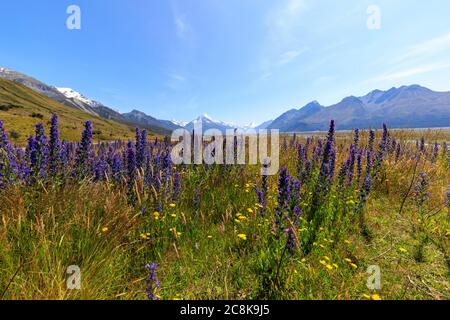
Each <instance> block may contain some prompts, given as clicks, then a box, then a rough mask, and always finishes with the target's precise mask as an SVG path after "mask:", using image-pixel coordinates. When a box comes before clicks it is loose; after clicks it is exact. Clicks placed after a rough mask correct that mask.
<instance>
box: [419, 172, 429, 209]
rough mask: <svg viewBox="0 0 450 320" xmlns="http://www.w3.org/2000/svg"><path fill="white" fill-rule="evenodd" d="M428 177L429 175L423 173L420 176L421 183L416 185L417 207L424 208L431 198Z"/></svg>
mask: <svg viewBox="0 0 450 320" xmlns="http://www.w3.org/2000/svg"><path fill="white" fill-rule="evenodd" d="M428 185H429V182H428V177H427V174H426V173H424V172H422V173H420V175H419V182H418V183H417V185H416V188H415V200H416V204H417V207H419V208H422V207H423V205H424V204H425V203H426V202H427V201H428V199H429V198H430V193H429V191H428Z"/></svg>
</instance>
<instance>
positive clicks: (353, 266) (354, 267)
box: [350, 263, 358, 269]
mask: <svg viewBox="0 0 450 320" xmlns="http://www.w3.org/2000/svg"><path fill="white" fill-rule="evenodd" d="M350 266H351V267H352V268H353V269H358V266H357V265H356V264H354V263H350Z"/></svg>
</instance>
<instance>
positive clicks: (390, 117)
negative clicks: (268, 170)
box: [269, 84, 450, 132]
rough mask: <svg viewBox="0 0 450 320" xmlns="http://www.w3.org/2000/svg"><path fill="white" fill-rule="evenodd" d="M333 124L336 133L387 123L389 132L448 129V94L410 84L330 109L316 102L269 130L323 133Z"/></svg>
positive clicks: (344, 101)
mask: <svg viewBox="0 0 450 320" xmlns="http://www.w3.org/2000/svg"><path fill="white" fill-rule="evenodd" d="M330 120H335V121H336V125H337V129H338V130H350V129H354V128H361V129H367V128H370V127H378V126H380V125H381V124H382V123H387V124H388V125H389V126H390V127H392V128H422V127H430V128H433V127H448V126H450V92H446V91H443V92H438V91H433V90H431V89H428V88H426V87H422V86H420V85H417V84H414V85H409V86H401V87H398V88H396V87H393V88H391V89H389V90H386V91H383V90H378V89H376V90H373V91H371V92H369V93H368V94H366V95H365V96H361V97H356V96H349V97H345V98H344V99H342V100H341V101H340V102H338V103H336V104H334V105H331V106H327V107H325V106H322V105H320V104H319V103H318V102H317V101H314V102H311V103H309V104H307V105H306V106H305V107H303V108H300V109H291V110H289V111H288V112H285V113H283V114H282V115H281V116H280V117H278V118H277V119H275V120H274V122H273V123H272V124H271V125H270V126H269V129H279V130H280V131H282V132H296V131H322V130H326V129H327V127H328V124H329V121H330Z"/></svg>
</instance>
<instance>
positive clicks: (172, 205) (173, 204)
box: [169, 203, 177, 208]
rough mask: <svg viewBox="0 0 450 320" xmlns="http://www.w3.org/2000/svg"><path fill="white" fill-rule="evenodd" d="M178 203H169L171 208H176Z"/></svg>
mask: <svg viewBox="0 0 450 320" xmlns="http://www.w3.org/2000/svg"><path fill="white" fill-rule="evenodd" d="M176 206H177V205H176V204H175V203H171V204H169V207H171V208H175V207H176Z"/></svg>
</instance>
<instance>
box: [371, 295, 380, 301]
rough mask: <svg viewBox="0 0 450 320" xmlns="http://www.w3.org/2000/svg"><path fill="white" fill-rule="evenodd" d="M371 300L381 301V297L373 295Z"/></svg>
mask: <svg viewBox="0 0 450 320" xmlns="http://www.w3.org/2000/svg"><path fill="white" fill-rule="evenodd" d="M372 300H381V297H380V296H379V295H378V294H373V295H372Z"/></svg>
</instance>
